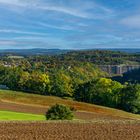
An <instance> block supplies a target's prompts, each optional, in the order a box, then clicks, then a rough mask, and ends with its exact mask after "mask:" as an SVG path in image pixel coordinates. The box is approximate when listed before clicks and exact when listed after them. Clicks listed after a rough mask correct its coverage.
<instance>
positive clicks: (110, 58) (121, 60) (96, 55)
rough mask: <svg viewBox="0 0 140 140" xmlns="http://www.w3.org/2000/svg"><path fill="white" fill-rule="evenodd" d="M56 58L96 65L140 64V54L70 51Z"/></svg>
mask: <svg viewBox="0 0 140 140" xmlns="http://www.w3.org/2000/svg"><path fill="white" fill-rule="evenodd" d="M55 58H56V59H58V60H67V61H82V62H91V63H94V64H96V65H120V64H128V65H129V64H131V65H133V64H140V54H135V53H131V54H130V53H126V52H120V51H109V50H88V51H70V52H67V53H65V54H61V55H59V56H56V57H55Z"/></svg>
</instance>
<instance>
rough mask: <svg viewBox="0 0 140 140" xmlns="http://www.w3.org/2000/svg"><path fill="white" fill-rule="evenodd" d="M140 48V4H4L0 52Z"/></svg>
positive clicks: (132, 0)
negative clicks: (7, 50)
mask: <svg viewBox="0 0 140 140" xmlns="http://www.w3.org/2000/svg"><path fill="white" fill-rule="evenodd" d="M28 48H45V49H56V48H59V49H94V48H140V0H0V49H28Z"/></svg>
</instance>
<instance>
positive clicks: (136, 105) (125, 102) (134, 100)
mask: <svg viewBox="0 0 140 140" xmlns="http://www.w3.org/2000/svg"><path fill="white" fill-rule="evenodd" d="M119 108H121V109H123V110H125V111H128V112H132V113H140V84H128V85H126V86H125V87H124V88H123V89H122V91H121V93H120V104H119Z"/></svg>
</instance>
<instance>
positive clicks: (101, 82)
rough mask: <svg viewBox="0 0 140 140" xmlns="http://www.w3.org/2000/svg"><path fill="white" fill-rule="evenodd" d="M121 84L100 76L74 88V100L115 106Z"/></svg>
mask: <svg viewBox="0 0 140 140" xmlns="http://www.w3.org/2000/svg"><path fill="white" fill-rule="evenodd" d="M122 88H123V86H122V85H121V84H120V83H118V82H116V81H112V80H111V79H107V78H100V79H96V80H93V81H91V82H88V83H85V84H82V85H79V87H78V88H77V89H76V90H75V94H74V97H75V99H76V100H79V101H83V102H88V103H94V104H99V105H104V106H109V107H116V106H117V104H118V102H119V101H118V100H119V92H120V90H121V89H122Z"/></svg>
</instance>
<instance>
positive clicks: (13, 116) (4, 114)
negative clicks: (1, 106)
mask: <svg viewBox="0 0 140 140" xmlns="http://www.w3.org/2000/svg"><path fill="white" fill-rule="evenodd" d="M0 120H3V121H4V120H30V121H35V120H45V116H43V115H33V114H27V113H17V112H10V111H0Z"/></svg>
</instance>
